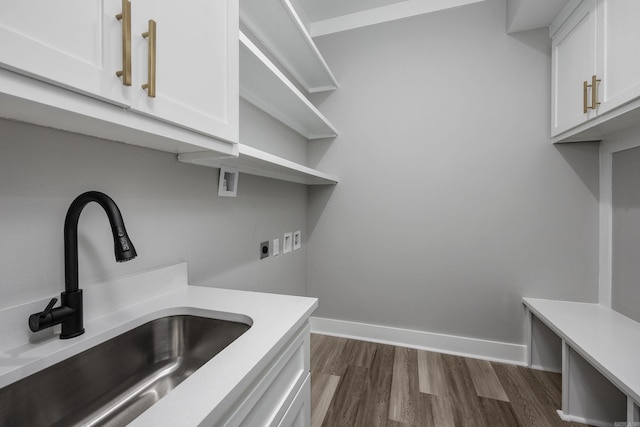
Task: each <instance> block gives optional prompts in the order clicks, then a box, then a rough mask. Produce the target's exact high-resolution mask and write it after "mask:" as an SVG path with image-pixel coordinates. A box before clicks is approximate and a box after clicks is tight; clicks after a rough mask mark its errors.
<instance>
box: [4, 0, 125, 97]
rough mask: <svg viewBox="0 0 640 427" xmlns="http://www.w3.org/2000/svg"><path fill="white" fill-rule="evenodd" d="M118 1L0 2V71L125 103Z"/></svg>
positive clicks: (37, 0)
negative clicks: (20, 74) (118, 74)
mask: <svg viewBox="0 0 640 427" xmlns="http://www.w3.org/2000/svg"><path fill="white" fill-rule="evenodd" d="M121 6H122V3H121V1H116V0H104V1H103V0H65V1H60V2H58V1H45V0H19V1H2V2H0V46H2V48H1V49H0V67H3V68H7V69H10V70H12V71H16V72H18V73H22V74H26V75H28V76H31V77H34V78H36V79H40V80H45V81H47V82H49V83H53V84H55V85H59V86H63V87H65V88H68V89H71V90H74V91H78V92H81V93H85V94H88V95H90V96H93V97H97V98H101V99H104V100H108V101H110V102H113V103H116V104H120V105H126V104H127V98H128V94H127V90H126V88H125V87H124V86H123V85H122V80H121V79H120V78H118V77H117V76H116V71H118V70H119V69H121V68H122V24H121V22H120V21H118V20H117V19H116V15H117V14H119V13H121V12H122V10H121Z"/></svg>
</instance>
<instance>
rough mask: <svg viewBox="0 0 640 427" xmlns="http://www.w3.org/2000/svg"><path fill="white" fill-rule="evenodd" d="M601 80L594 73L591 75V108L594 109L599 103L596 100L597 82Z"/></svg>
mask: <svg viewBox="0 0 640 427" xmlns="http://www.w3.org/2000/svg"><path fill="white" fill-rule="evenodd" d="M601 81H602V80H600V79H599V78H597V77H596V76H595V75H594V76H592V77H591V85H590V86H591V109H592V110H595V109H596V108H597V107H598V105H600V103H599V102H598V83H600V82H601Z"/></svg>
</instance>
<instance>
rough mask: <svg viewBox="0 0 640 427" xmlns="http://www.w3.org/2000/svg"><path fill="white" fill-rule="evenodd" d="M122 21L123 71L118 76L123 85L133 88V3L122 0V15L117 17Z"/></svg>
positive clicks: (117, 72)
mask: <svg viewBox="0 0 640 427" xmlns="http://www.w3.org/2000/svg"><path fill="white" fill-rule="evenodd" d="M116 19H117V20H118V21H122V70H119V71H116V76H118V77H122V84H123V85H125V86H131V2H130V1H129V0H122V13H119V14H117V15H116Z"/></svg>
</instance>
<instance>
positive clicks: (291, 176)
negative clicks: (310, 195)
mask: <svg viewBox="0 0 640 427" xmlns="http://www.w3.org/2000/svg"><path fill="white" fill-rule="evenodd" d="M238 148H239V150H240V154H239V157H229V158H226V159H224V158H222V159H221V158H220V157H219V156H216V153H214V152H209V151H203V152H199V153H185V154H180V155H178V160H180V161H181V162H184V163H192V164H196V165H201V166H209V167H214V168H220V167H222V166H230V167H233V168H236V169H238V171H240V172H244V173H247V174H249V175H258V176H264V177H267V178H273V179H279V180H282V181H290V182H297V183H298V184H307V185H323V184H324V185H326V184H337V183H338V178H336V177H334V176H331V175H328V174H326V173H323V172H320V171H317V170H315V169H311V168H309V167H307V166H304V165H301V164H299V163H295V162H292V161H290V160H287V159H283V158H282V157H278V156H274V155H273V154H269V153H266V152H264V151H261V150H258V149H256V148H253V147H249V146H247V145H244V144H238Z"/></svg>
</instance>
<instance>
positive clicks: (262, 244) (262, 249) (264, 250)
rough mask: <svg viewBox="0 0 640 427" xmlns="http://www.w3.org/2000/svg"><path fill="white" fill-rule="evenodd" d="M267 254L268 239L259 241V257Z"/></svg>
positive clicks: (261, 257) (264, 256)
mask: <svg viewBox="0 0 640 427" xmlns="http://www.w3.org/2000/svg"><path fill="white" fill-rule="evenodd" d="M268 256H269V241H268V240H267V241H266V242H260V259H263V258H266V257H268Z"/></svg>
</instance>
